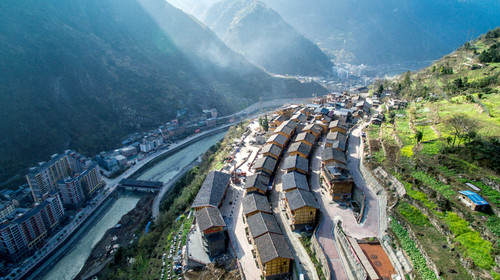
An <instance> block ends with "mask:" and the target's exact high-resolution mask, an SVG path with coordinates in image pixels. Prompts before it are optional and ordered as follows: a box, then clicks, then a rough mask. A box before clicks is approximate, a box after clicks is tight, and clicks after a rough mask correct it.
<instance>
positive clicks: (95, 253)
mask: <svg viewBox="0 0 500 280" xmlns="http://www.w3.org/2000/svg"><path fill="white" fill-rule="evenodd" d="M153 199H154V194H146V195H144V197H142V198H141V199H140V200H139V202H138V203H137V206H136V207H135V208H134V209H132V210H130V212H128V213H127V214H125V215H124V216H123V217H122V218H121V219H120V221H119V222H118V223H119V224H120V226H119V227H114V228H111V229H109V230H108V231H106V233H105V234H104V236H103V238H102V239H101V240H100V241H99V243H97V244H96V246H95V247H94V249H93V250H92V252H91V253H90V256H89V257H88V258H87V261H86V262H85V265H84V266H83V268H82V270H81V271H80V273H78V275H77V276H76V277H75V279H90V278H91V277H92V276H94V275H98V274H99V272H100V271H101V270H102V269H103V268H105V267H106V266H107V264H108V263H109V262H110V261H112V260H113V256H114V253H115V252H116V250H117V249H118V247H126V246H128V245H129V244H130V243H131V241H132V240H134V233H135V231H136V230H137V229H138V227H139V226H140V225H141V224H142V222H143V221H145V220H146V219H148V218H149V217H150V216H151V206H152V204H153Z"/></svg>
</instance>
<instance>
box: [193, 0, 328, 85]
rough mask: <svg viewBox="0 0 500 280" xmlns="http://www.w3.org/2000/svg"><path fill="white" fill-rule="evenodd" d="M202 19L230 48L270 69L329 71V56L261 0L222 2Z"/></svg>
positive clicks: (310, 72)
mask: <svg viewBox="0 0 500 280" xmlns="http://www.w3.org/2000/svg"><path fill="white" fill-rule="evenodd" d="M202 20H203V22H205V23H206V24H207V25H208V26H209V27H210V28H211V29H212V30H214V32H215V33H217V34H218V35H219V37H220V38H222V39H223V40H224V42H226V44H227V45H228V46H229V47H231V48H233V49H234V50H237V51H239V52H241V53H242V54H243V55H244V56H245V57H246V58H248V59H249V60H250V61H252V62H254V63H256V64H258V65H260V66H262V67H263V68H265V69H266V70H267V71H269V72H272V73H277V74H292V75H308V76H314V75H328V74H329V73H331V69H332V64H331V62H330V60H329V58H328V57H327V56H326V55H325V54H324V53H323V52H322V51H321V50H320V49H319V48H318V47H317V46H316V45H315V44H313V43H312V42H311V41H309V40H308V39H306V38H305V37H304V36H302V35H301V34H299V32H297V30H295V28H293V27H292V26H290V25H289V24H288V23H286V22H285V21H284V20H283V19H282V18H281V16H280V15H279V14H278V13H277V12H275V11H274V10H272V9H270V8H269V7H267V6H266V5H265V4H264V3H262V2H260V1H254V0H238V1H234V0H225V1H221V2H218V3H215V4H214V5H213V6H212V7H211V8H210V9H209V10H208V11H207V12H206V13H205V15H204V16H203V17H202Z"/></svg>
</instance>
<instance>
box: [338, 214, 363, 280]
mask: <svg viewBox="0 0 500 280" xmlns="http://www.w3.org/2000/svg"><path fill="white" fill-rule="evenodd" d="M333 236H334V238H335V240H336V241H337V245H338V248H339V253H340V257H341V258H342V260H343V261H342V262H343V263H344V265H345V264H347V267H345V271H346V274H347V278H348V279H366V277H367V274H366V271H365V269H364V268H363V266H362V265H361V263H360V262H358V260H357V258H356V256H355V255H354V250H353V249H351V245H350V243H349V241H348V240H347V236H346V234H345V233H344V231H343V230H342V228H341V226H340V223H337V222H335V225H334V227H333Z"/></svg>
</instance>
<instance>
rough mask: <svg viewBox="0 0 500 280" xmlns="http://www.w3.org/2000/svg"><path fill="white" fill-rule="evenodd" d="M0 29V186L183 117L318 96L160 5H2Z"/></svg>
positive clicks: (138, 1) (97, 1) (78, 0)
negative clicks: (55, 159) (54, 159)
mask: <svg viewBox="0 0 500 280" xmlns="http://www.w3.org/2000/svg"><path fill="white" fill-rule="evenodd" d="M0 22H2V24H1V25H0V108H2V109H1V110H0V131H2V133H1V134H0V179H5V178H6V177H7V176H9V175H12V174H13V173H15V172H17V171H19V170H21V169H22V168H25V167H27V166H29V165H32V164H33V162H35V161H41V160H46V159H47V158H48V156H49V155H50V154H53V153H56V152H60V151H62V150H64V149H67V148H73V149H76V150H78V151H80V152H82V153H85V154H87V155H93V154H95V153H96V152H99V151H101V150H105V149H110V148H113V147H115V145H116V143H118V142H119V141H121V139H122V138H123V137H124V136H125V135H127V134H129V133H131V132H135V131H138V130H143V129H147V128H151V127H155V126H157V125H160V124H161V123H163V122H166V121H168V120H170V119H172V118H175V117H176V114H177V111H178V110H181V109H183V110H185V111H187V112H188V115H191V116H193V115H194V116H195V115H197V112H199V111H200V109H206V108H213V107H215V108H217V109H218V111H219V112H221V114H228V113H232V112H235V111H237V110H239V109H240V108H242V107H244V106H246V105H249V104H251V103H253V102H256V101H257V99H258V98H259V97H260V96H264V97H265V98H266V99H267V98H269V99H271V98H275V97H284V96H310V95H311V92H315V91H318V92H325V90H324V89H323V88H322V87H320V86H319V85H317V84H308V83H300V82H298V81H296V80H293V79H278V78H273V77H270V76H269V75H268V74H266V73H264V72H263V71H262V70H261V69H259V68H257V67H255V66H254V65H253V64H251V63H249V62H248V61H247V60H246V59H245V58H244V57H243V56H241V55H240V54H236V53H235V52H234V51H232V50H231V49H230V48H228V47H227V46H226V45H225V44H224V43H223V42H222V41H220V40H219V39H218V37H217V36H216V35H215V34H214V33H213V32H212V31H211V30H210V29H209V28H207V27H206V26H204V25H203V24H202V23H200V22H199V21H197V20H195V19H194V18H193V17H191V16H188V15H186V14H184V13H183V12H182V11H180V10H178V9H176V8H174V7H172V6H171V5H170V4H168V3H167V2H165V1H162V0H71V1H66V0H47V1H34V0H22V1H16V0H6V1H2V2H1V3H0Z"/></svg>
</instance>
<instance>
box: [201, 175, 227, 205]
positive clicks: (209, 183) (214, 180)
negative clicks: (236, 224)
mask: <svg viewBox="0 0 500 280" xmlns="http://www.w3.org/2000/svg"><path fill="white" fill-rule="evenodd" d="M229 179H231V175H230V174H228V173H223V172H219V171H210V173H208V175H207V177H206V178H205V181H204V182H203V185H202V186H201V188H200V190H199V191H198V194H197V195H196V198H195V200H194V202H193V205H192V207H203V206H214V207H218V206H219V204H220V202H221V200H222V197H223V196H224V193H225V192H226V188H227V186H228V185H229Z"/></svg>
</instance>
